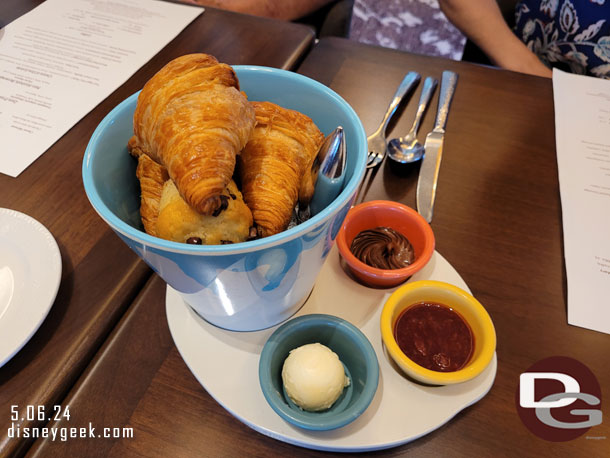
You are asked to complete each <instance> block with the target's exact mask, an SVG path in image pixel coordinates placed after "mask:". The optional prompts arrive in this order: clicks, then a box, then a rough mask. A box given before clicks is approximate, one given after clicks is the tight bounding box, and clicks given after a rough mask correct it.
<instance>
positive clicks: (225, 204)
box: [212, 195, 229, 216]
mask: <svg viewBox="0 0 610 458" xmlns="http://www.w3.org/2000/svg"><path fill="white" fill-rule="evenodd" d="M228 206H229V198H228V197H227V196H225V195H221V196H220V207H218V208H217V209H216V210H214V213H212V216H218V215H220V213H221V212H222V211H224V210H226V209H227V207H228Z"/></svg>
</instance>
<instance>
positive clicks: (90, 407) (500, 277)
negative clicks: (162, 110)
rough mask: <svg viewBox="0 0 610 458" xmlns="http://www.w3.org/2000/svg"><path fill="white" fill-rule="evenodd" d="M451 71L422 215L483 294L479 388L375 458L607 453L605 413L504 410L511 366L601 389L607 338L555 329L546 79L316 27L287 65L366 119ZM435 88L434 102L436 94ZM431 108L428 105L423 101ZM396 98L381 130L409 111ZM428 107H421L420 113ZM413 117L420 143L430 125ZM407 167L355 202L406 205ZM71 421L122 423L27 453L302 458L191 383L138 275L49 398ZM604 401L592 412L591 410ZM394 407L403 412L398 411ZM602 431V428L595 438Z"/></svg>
mask: <svg viewBox="0 0 610 458" xmlns="http://www.w3.org/2000/svg"><path fill="white" fill-rule="evenodd" d="M444 69H450V70H454V71H456V72H458V73H459V75H460V80H459V83H458V89H457V92H456V95H455V98H454V101H453V105H452V109H451V113H450V116H449V121H448V126H447V136H446V143H445V155H444V158H443V164H442V168H441V173H440V181H439V185H438V193H437V201H436V208H435V217H434V221H433V222H432V227H433V229H434V231H435V235H436V240H437V250H438V251H439V253H441V254H442V255H443V256H444V257H445V258H446V259H447V260H448V261H449V262H450V263H451V264H452V265H453V267H454V268H455V269H456V270H457V271H458V272H459V273H460V274H461V276H462V277H463V278H464V280H465V281H466V283H467V284H468V285H469V287H470V289H471V290H472V291H473V293H474V295H475V296H477V298H478V299H479V300H480V301H481V302H482V303H483V304H484V305H485V306H486V308H487V310H488V311H489V313H490V315H491V316H492V319H493V320H494V323H495V327H496V331H497V335H498V347H497V354H498V371H497V376H496V380H495V383H494V385H493V387H492V388H491V390H490V392H489V393H488V394H487V396H486V397H484V398H483V399H482V400H481V401H479V402H478V403H476V404H475V405H473V406H471V407H469V408H467V409H466V410H464V411H463V412H461V413H460V414H458V415H457V416H456V417H455V418H454V419H452V420H451V421H450V422H448V423H447V424H446V425H444V426H442V427H440V428H439V429H438V430H436V431H434V432H432V433H431V434H429V435H427V436H425V437H422V438H420V439H419V440H416V441H414V442H411V443H409V444H407V445H403V446H401V447H397V448H394V449H390V450H386V451H381V452H378V453H376V455H380V456H399V455H407V454H409V455H410V456H430V457H437V456H465V457H466V456H467V457H471V456H507V457H508V456H511V457H512V456H553V457H574V456H587V457H589V456H607V450H608V442H607V441H608V439H609V436H610V427H609V423H608V421H607V420H606V421H605V422H604V423H602V425H600V426H596V427H595V428H592V429H591V430H590V432H589V434H588V435H590V436H593V437H597V438H598V440H590V439H587V438H586V436H582V437H580V438H578V439H575V440H573V441H570V442H564V443H559V442H557V443H556V442H547V441H544V440H542V439H539V438H538V437H536V436H534V435H533V434H532V433H530V432H529V431H528V430H527V429H526V428H525V426H524V425H523V424H522V423H521V421H520V419H519V417H518V415H517V412H516V407H515V394H516V390H517V387H518V381H519V375H520V373H522V372H524V371H526V370H527V369H528V368H529V367H530V366H531V365H532V364H533V363H535V362H537V361H538V360H541V359H543V358H546V357H548V356H553V355H564V356H569V357H572V358H575V359H578V360H579V361H581V362H583V363H584V364H586V365H587V366H588V367H589V368H590V369H591V370H592V371H593V372H594V374H595V375H596V377H597V379H598V380H599V383H600V385H601V386H602V390H603V394H602V397H604V396H605V397H607V396H608V395H609V394H610V393H609V392H608V387H609V386H610V367H609V365H608V364H607V358H606V357H605V356H604V355H605V354H606V353H607V349H608V348H609V345H610V336H609V335H606V334H601V333H597V332H593V331H588V330H585V329H581V328H577V327H573V326H568V325H567V322H566V298H565V297H566V296H565V290H566V283H565V270H564V267H563V253H562V225H561V209H560V201H559V192H558V182H557V166H556V157H555V142H554V115H553V99H552V87H551V81H550V80H546V79H541V78H536V77H530V76H526V75H521V74H516V73H511V72H507V71H501V70H496V69H491V68H485V67H480V66H474V65H470V64H466V63H461V62H453V61H447V60H442V59H437V58H431V57H424V56H416V55H411V54H405V53H400V52H395V51H391V50H386V49H380V48H374V47H369V46H366V45H359V44H355V43H352V42H349V41H346V40H341V39H323V40H321V41H320V42H319V43H318V44H317V45H316V46H315V47H314V49H313V50H312V51H311V52H310V53H309V54H308V56H307V57H306V59H305V60H304V61H303V63H302V65H301V66H300V67H299V72H301V73H303V74H305V75H308V76H310V77H313V78H315V79H317V80H319V81H321V82H322V83H324V84H327V85H328V86H330V87H331V88H333V89H334V90H336V91H337V92H338V93H339V94H341V95H342V96H343V97H344V98H345V99H346V100H347V101H348V102H349V103H350V104H351V105H352V106H353V107H354V109H355V110H356V112H357V113H358V114H359V116H360V117H361V119H362V121H363V123H364V125H365V128H366V130H367V131H368V132H371V131H373V130H374V129H375V128H376V127H377V125H378V123H379V122H380V120H381V117H382V115H383V113H384V111H385V109H386V107H387V104H388V102H389V100H390V99H391V97H392V95H393V92H394V90H395V88H396V86H397V85H398V83H399V82H400V80H401V79H402V77H403V75H404V74H405V73H406V72H407V71H409V70H416V71H419V72H420V73H421V74H422V76H426V75H434V76H436V77H440V74H441V72H442V70H444ZM437 97H438V96H437V95H436V96H435V99H434V100H435V101H436V100H437ZM432 106H433V107H435V106H436V103H435V102H434V103H433V105H432ZM414 110H415V103H413V102H412V103H409V105H408V106H407V108H406V109H405V110H403V112H402V113H401V114H400V113H399V114H400V118H399V119H398V121H397V122H396V123H395V125H394V129H393V131H392V132H391V133H390V135H391V134H392V133H394V134H399V133H400V134H402V133H405V132H406V131H407V130H408V127H409V125H410V123H411V121H412V119H413V114H414ZM432 111H433V110H432ZM433 118H434V116H433V113H428V115H427V116H426V118H425V121H424V123H423V126H422V130H421V132H422V134H421V138H422V139H423V137H424V134H425V132H427V131H428V130H429V129H430V127H431V125H432V122H433ZM417 170H418V166H417V165H415V166H410V167H406V168H397V167H390V166H389V165H388V164H384V165H383V166H382V167H381V169H380V170H378V172H377V173H376V174H375V175H374V177H373V179H372V182H371V184H370V186H368V183H365V189H366V190H367V191H366V195H365V199H366V200H371V199H391V200H396V201H400V202H403V203H405V204H407V205H411V206H414V205H415V186H416V180H417ZM64 404H65V405H70V409H71V413H72V418H71V419H70V421H69V422H68V421H63V422H58V423H55V424H52V425H50V426H54V427H57V426H67V427H72V426H86V425H88V423H89V422H91V423H93V424H95V425H98V426H99V427H118V428H122V427H129V428H133V432H134V437H133V438H125V439H106V440H99V439H91V440H88V439H78V440H68V441H66V442H52V441H50V440H40V441H37V442H36V443H35V444H34V446H33V447H32V448H31V449H30V451H29V452H30V455H31V456H68V455H71V456H88V455H99V456H108V455H109V456H121V457H123V456H238V455H247V456H284V455H291V456H317V455H320V454H321V453H319V452H315V451H312V450H308V449H303V448H297V447H294V446H291V445H287V444H285V443H283V442H279V441H276V440H274V439H271V438H269V437H266V436H263V435H261V434H258V433H256V432H254V431H253V430H251V429H250V428H248V427H247V426H245V425H243V424H242V423H240V422H239V421H238V420H236V419H234V418H233V417H232V416H231V415H230V414H228V413H227V412H226V411H224V410H223V408H222V407H221V406H220V405H218V404H217V403H216V402H215V401H214V400H213V399H212V398H211V397H210V396H209V395H208V394H207V393H206V392H205V390H203V388H201V386H200V385H199V384H198V382H197V381H196V380H195V378H194V377H193V375H192V374H191V373H190V372H189V370H188V368H187V367H186V365H185V364H184V362H183V361H182V359H181V357H180V355H179V354H178V351H177V349H176V348H175V346H174V344H173V342H172V339H171V336H170V334H169V330H168V327H167V322H166V316H165V284H164V283H163V282H162V281H161V280H160V279H159V278H158V277H156V276H153V277H152V278H151V279H150V280H149V282H148V284H147V285H146V286H145V288H144V289H143V290H142V292H141V293H140V295H139V296H138V298H137V299H136V301H135V302H134V304H133V305H132V306H131V307H130V309H129V311H128V312H127V313H126V314H125V316H124V317H123V319H122V321H121V323H119V325H118V326H117V327H116V328H115V330H114V331H113V333H112V335H111V336H110V338H109V339H108V340H107V341H106V343H105V344H104V346H103V347H102V349H101V351H100V352H99V353H98V354H97V355H96V357H95V359H94V360H93V362H92V364H91V365H90V366H89V367H88V368H87V370H86V371H85V372H84V374H83V375H82V377H81V378H80V379H79V380H78V382H77V383H76V385H75V386H74V388H73V389H72V390H71V391H70V393H69V394H68V396H67V397H66V398H65V400H64ZM604 409H606V411H607V408H605V407H604ZM408 414H409V413H408V412H405V415H408ZM602 438H604V439H602Z"/></svg>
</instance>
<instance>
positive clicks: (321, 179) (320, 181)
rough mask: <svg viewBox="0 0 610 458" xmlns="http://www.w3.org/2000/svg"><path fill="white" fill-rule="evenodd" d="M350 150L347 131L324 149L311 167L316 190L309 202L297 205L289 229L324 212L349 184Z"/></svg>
mask: <svg viewBox="0 0 610 458" xmlns="http://www.w3.org/2000/svg"><path fill="white" fill-rule="evenodd" d="M346 158H347V153H346V146H345V135H344V132H343V127H342V126H339V127H337V128H336V129H335V130H334V131H332V132H331V133H330V134H329V135H328V137H326V139H325V140H324V142H323V143H322V145H321V146H320V148H319V150H318V153H317V155H316V157H315V158H314V161H313V163H312V165H311V176H312V179H313V182H314V184H315V190H314V193H313V195H312V197H311V200H310V201H309V202H301V203H299V202H297V205H296V208H295V211H294V212H293V217H292V220H291V223H290V225H289V226H288V228H291V227H292V226H294V225H296V224H300V223H302V222H305V221H307V220H308V219H309V218H311V217H312V216H313V215H316V214H318V213H319V212H321V211H322V210H324V209H325V208H326V207H327V206H328V204H330V203H331V202H332V201H333V200H335V198H336V197H337V196H338V195H339V193H340V192H341V190H342V189H343V182H344V181H345V180H344V179H345V166H346Z"/></svg>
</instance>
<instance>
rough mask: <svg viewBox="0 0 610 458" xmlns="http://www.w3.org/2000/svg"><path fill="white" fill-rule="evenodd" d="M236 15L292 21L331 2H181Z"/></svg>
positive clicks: (300, 0)
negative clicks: (226, 11)
mask: <svg viewBox="0 0 610 458" xmlns="http://www.w3.org/2000/svg"><path fill="white" fill-rule="evenodd" d="M183 1H184V2H185V3H193V4H196V5H201V6H209V7H212V8H219V9H223V10H228V11H234V12H236V13H244V14H252V15H254V16H264V17H270V18H274V19H284V20H287V21H292V20H295V19H300V18H302V17H304V16H307V15H308V14H310V13H312V12H314V11H316V10H318V9H320V8H322V7H323V6H325V5H327V4H329V3H332V2H333V0H183Z"/></svg>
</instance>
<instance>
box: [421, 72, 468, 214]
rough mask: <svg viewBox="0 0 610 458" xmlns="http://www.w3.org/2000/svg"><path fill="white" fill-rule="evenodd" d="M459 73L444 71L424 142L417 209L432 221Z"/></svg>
mask: <svg viewBox="0 0 610 458" xmlns="http://www.w3.org/2000/svg"><path fill="white" fill-rule="evenodd" d="M457 80H458V75H457V73H454V72H450V71H448V70H446V71H444V72H443V76H442V78H441V89H440V95H439V99H438V109H437V112H436V121H435V123H434V129H432V131H431V132H430V133H429V134H428V135H427V136H426V142H425V144H424V151H425V153H424V159H423V162H422V164H421V167H420V169H419V178H418V180H417V192H416V201H417V211H418V212H419V214H420V215H422V216H423V217H424V219H425V220H426V221H428V222H431V221H432V214H433V211H434V199H435V197H436V184H437V181H438V173H439V170H440V167H441V159H442V157H443V142H444V138H445V125H446V124H447V116H448V115H449V106H450V105H451V99H452V98H453V93H454V92H455V88H456V86H457Z"/></svg>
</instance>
